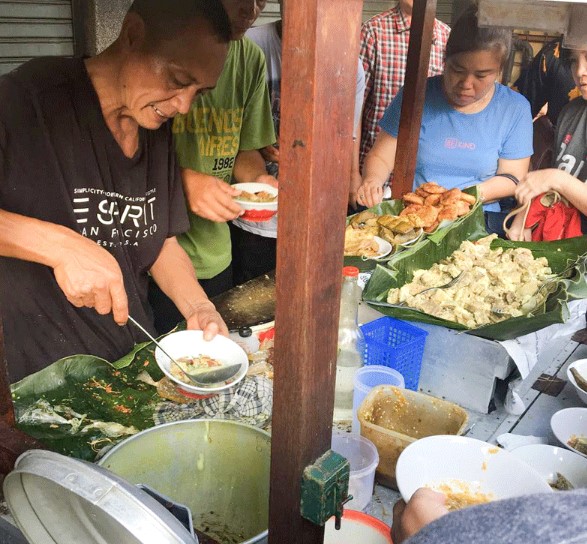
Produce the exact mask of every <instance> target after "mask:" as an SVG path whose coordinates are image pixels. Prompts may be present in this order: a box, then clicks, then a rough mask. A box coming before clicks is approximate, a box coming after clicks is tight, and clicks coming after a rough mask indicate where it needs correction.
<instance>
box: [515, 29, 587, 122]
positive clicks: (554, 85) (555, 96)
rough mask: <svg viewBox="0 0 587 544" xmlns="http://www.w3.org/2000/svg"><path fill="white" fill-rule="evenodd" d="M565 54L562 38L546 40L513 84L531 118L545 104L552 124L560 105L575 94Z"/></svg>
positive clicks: (574, 86)
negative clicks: (522, 96)
mask: <svg viewBox="0 0 587 544" xmlns="http://www.w3.org/2000/svg"><path fill="white" fill-rule="evenodd" d="M565 57H566V53H565V51H564V50H563V47H562V38H557V39H556V40H552V41H550V42H548V43H547V44H546V45H544V47H542V49H541V50H540V51H538V53H536V56H535V57H534V59H533V60H532V63H531V64H530V66H529V67H528V69H527V70H525V71H524V72H522V74H520V77H519V78H518V80H517V81H516V82H515V83H514V88H516V89H517V90H518V91H519V92H520V93H521V94H523V95H524V96H525V97H526V98H527V99H528V101H529V102H530V106H531V108H532V117H536V116H537V115H538V114H539V113H540V110H541V109H542V108H543V107H544V105H545V104H548V109H547V113H546V115H547V117H548V118H549V119H550V122H551V123H552V124H553V125H556V122H557V119H558V115H559V113H560V111H561V110H562V109H563V107H564V106H566V105H567V104H568V103H569V101H570V100H572V99H573V98H576V97H577V96H579V92H578V90H577V86H576V84H575V81H574V79H573V73H572V71H571V66H570V63H569V62H568V60H567V59H566V58H565Z"/></svg>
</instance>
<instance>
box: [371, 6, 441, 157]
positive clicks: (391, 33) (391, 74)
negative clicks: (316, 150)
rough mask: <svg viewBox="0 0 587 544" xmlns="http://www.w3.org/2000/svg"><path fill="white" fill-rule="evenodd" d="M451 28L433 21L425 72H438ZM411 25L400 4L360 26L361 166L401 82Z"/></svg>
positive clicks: (435, 73)
mask: <svg viewBox="0 0 587 544" xmlns="http://www.w3.org/2000/svg"><path fill="white" fill-rule="evenodd" d="M449 33H450V28H449V27H448V26H447V25H445V24H444V23H443V22H441V21H439V20H438V19H436V20H435V21H434V35H433V38H432V49H431V50H430V65H429V67H428V76H435V75H438V74H441V73H442V71H443V69H444V52H445V48H446V41H447V40H448V35H449ZM409 43H410V25H409V23H408V21H406V19H405V17H404V16H403V14H402V12H401V10H400V9H399V6H397V7H395V8H392V9H390V10H388V11H384V12H383V13H380V14H379V15H375V17H372V18H371V19H369V21H367V22H366V23H364V24H363V27H362V29H361V60H362V61H363V67H364V68H365V86H366V87H365V101H364V105H363V126H362V134H361V166H363V161H364V160H365V155H366V154H367V153H368V152H369V150H370V149H371V148H372V147H373V144H374V143H375V137H376V136H377V133H378V132H379V130H380V129H379V125H378V123H379V120H380V119H381V117H383V114H384V112H385V110H386V108H387V106H389V104H391V101H392V100H393V98H394V97H395V95H396V94H397V93H398V91H399V90H400V88H401V87H402V85H403V84H404V76H405V72H406V59H407V56H408V45H409Z"/></svg>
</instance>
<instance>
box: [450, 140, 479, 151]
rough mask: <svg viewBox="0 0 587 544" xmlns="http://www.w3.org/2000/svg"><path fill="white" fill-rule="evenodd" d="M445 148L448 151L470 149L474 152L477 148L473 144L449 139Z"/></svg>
mask: <svg viewBox="0 0 587 544" xmlns="http://www.w3.org/2000/svg"><path fill="white" fill-rule="evenodd" d="M444 147H446V148H447V149H468V150H470V151H473V150H474V149H475V148H476V147H477V146H476V145H475V144H474V143H473V142H463V141H462V140H459V139H458V138H447V139H446V140H444Z"/></svg>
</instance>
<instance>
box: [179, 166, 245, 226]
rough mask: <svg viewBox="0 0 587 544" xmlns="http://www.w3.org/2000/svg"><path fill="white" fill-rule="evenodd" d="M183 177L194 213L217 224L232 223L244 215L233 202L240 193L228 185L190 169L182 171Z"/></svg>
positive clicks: (187, 197) (189, 204)
mask: <svg viewBox="0 0 587 544" xmlns="http://www.w3.org/2000/svg"><path fill="white" fill-rule="evenodd" d="M181 177H182V180H183V188H184V191H185V195H186V199H187V202H188V206H189V209H190V211H191V212H192V213H195V214H196V215H199V216H200V217H203V218H204V219H209V220H210V221H216V222H217V223H224V222H225V221H231V220H232V219H235V218H236V217H238V216H239V215H241V214H242V213H243V209H242V208H241V207H240V206H239V205H238V203H236V202H235V201H234V200H233V197H235V196H237V195H238V194H239V191H237V190H236V189H233V188H232V187H231V186H230V185H229V184H228V183H225V182H224V181H222V180H221V179H219V178H216V177H214V176H209V175H208V174H202V173H200V172H196V171H195V170H190V169H189V168H183V169H182V171H181Z"/></svg>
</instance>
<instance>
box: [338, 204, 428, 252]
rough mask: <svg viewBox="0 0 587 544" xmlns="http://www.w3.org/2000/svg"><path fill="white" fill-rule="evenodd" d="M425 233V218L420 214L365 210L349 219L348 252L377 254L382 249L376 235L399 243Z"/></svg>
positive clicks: (414, 238)
mask: <svg viewBox="0 0 587 544" xmlns="http://www.w3.org/2000/svg"><path fill="white" fill-rule="evenodd" d="M421 234H422V221H421V219H420V218H419V217H418V216H416V215H413V214H412V215H405V216H403V217H400V216H396V215H381V216H378V215H376V214H374V213H373V212H370V211H368V210H365V211H364V212H361V213H360V214H357V215H356V216H354V217H353V218H351V219H350V220H349V224H348V225H347V227H346V230H345V236H344V254H345V255H346V256H357V257H374V256H376V255H377V253H378V252H379V245H378V244H377V241H376V240H375V236H379V237H381V238H383V239H384V240H387V241H388V242H389V243H390V244H392V245H394V246H397V245H402V244H407V243H408V242H413V241H415V240H417V239H418V238H419V237H420V235H421Z"/></svg>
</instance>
